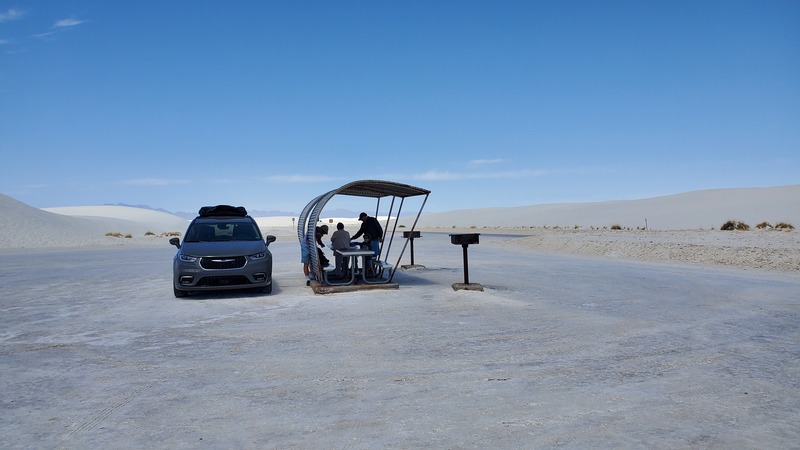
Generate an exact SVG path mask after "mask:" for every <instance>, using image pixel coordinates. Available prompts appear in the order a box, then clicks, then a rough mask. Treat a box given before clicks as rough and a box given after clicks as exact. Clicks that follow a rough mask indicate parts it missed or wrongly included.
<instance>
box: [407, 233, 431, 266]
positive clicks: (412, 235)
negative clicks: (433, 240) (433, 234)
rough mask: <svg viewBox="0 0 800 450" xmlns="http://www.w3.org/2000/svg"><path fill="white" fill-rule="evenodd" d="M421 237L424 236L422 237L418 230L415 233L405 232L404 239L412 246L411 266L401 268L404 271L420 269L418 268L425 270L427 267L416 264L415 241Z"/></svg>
mask: <svg viewBox="0 0 800 450" xmlns="http://www.w3.org/2000/svg"><path fill="white" fill-rule="evenodd" d="M420 237H422V235H420V232H419V231H416V230H415V231H403V238H404V239H408V242H409V243H410V244H411V264H410V265H409V264H406V265H403V266H401V267H402V268H403V269H412V268H418V267H419V268H424V267H425V266H423V265H417V264H414V239H415V238H420Z"/></svg>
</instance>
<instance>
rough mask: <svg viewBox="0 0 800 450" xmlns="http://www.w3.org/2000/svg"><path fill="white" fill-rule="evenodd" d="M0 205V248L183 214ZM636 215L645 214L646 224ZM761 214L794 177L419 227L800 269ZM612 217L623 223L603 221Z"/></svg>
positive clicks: (140, 235)
mask: <svg viewBox="0 0 800 450" xmlns="http://www.w3.org/2000/svg"><path fill="white" fill-rule="evenodd" d="M0 212H2V214H0V248H48V247H92V246H117V245H145V246H147V245H164V244H165V243H166V240H167V239H168V237H169V234H172V233H181V234H182V233H183V232H184V231H185V228H186V226H187V225H188V221H186V220H185V219H183V218H180V217H177V216H174V215H171V214H167V213H162V212H158V211H153V210H148V209H142V208H133V207H124V206H83V207H62V208H47V209H46V210H42V209H37V208H33V207H30V206H28V205H25V204H24V203H21V202H18V201H16V200H14V199H13V198H11V197H8V196H5V195H1V194H0ZM644 218H647V219H648V221H647V223H648V230H646V231H645V230H644V226H645V222H644ZM256 220H257V221H258V223H259V225H260V227H261V228H262V231H263V232H264V233H265V234H273V235H275V236H277V237H278V238H279V239H281V240H283V239H294V238H295V236H296V228H295V226H296V220H297V218H294V217H291V216H282V217H258V218H256ZM411 220H412V219H408V220H401V224H403V225H405V226H406V227H409V226H410V225H411ZM726 220H740V221H743V222H745V223H748V224H749V225H750V226H751V227H752V229H751V231H719V227H720V225H722V223H724V222H725V221H726ZM340 221H341V222H343V223H344V224H345V227H346V228H347V229H348V230H350V231H355V230H356V229H357V227H358V225H359V223H358V221H357V220H355V219H354V218H325V219H324V222H325V223H329V224H330V226H331V227H332V228H333V227H335V224H336V223H337V222H340ZM765 221H767V222H770V223H771V224H773V225H775V224H777V223H779V222H785V223H789V224H792V225H794V226H799V225H800V185H796V186H785V187H776V188H758V189H726V190H713V191H699V192H691V193H686V194H679V195H673V196H667V197H658V198H654V199H646V200H632V201H617V202H603V203H587V204H563V205H535V206H527V207H518V208H490V209H474V210H460V211H453V212H449V213H434V214H423V216H422V217H421V219H420V223H419V225H418V228H419V229H421V230H422V231H423V232H434V231H435V232H446V233H454V232H468V233H482V234H523V235H528V237H525V238H522V239H514V240H513V241H509V243H508V245H513V246H516V247H519V246H523V247H525V248H530V249H531V250H533V251H540V252H553V253H567V254H574V255H584V256H599V257H614V258H623V259H638V260H647V261H668V262H682V263H696V264H705V265H721V266H733V267H741V268H752V269H759V270H774V271H780V272H795V273H797V272H800V233H798V232H797V231H776V230H757V229H755V226H756V225H757V224H759V223H761V222H765ZM405 222H408V223H405ZM614 224H619V225H621V226H622V227H624V228H627V229H623V230H610V229H609V227H610V226H611V225H614ZM399 231H401V230H399ZM107 233H120V234H122V235H123V237H109V236H106V234H107ZM146 234H147V235H146ZM125 236H127V237H125Z"/></svg>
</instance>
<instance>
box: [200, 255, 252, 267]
mask: <svg viewBox="0 0 800 450" xmlns="http://www.w3.org/2000/svg"><path fill="white" fill-rule="evenodd" d="M244 263H245V257H244V256H230V257H225V256H215V257H206V258H202V259H200V267H202V268H203V269H238V268H240V267H244Z"/></svg>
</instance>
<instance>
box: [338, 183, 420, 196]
mask: <svg viewBox="0 0 800 450" xmlns="http://www.w3.org/2000/svg"><path fill="white" fill-rule="evenodd" d="M335 192H336V194H338V195H352V196H356V197H373V198H380V197H386V196H390V195H392V196H395V197H400V198H406V197H414V196H416V195H427V194H430V193H431V191H429V190H427V189H422V188H419V187H416V186H411V185H408V184H403V183H395V182H393V181H381V180H359V181H353V182H351V183H348V184H345V185H344V186H342V187H340V188H338V189H335Z"/></svg>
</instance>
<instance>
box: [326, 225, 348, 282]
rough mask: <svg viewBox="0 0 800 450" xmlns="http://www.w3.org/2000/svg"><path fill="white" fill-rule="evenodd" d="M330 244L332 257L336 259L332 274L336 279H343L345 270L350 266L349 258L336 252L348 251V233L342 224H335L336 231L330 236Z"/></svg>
mask: <svg viewBox="0 0 800 450" xmlns="http://www.w3.org/2000/svg"><path fill="white" fill-rule="evenodd" d="M331 244H332V247H331V248H332V249H333V255H334V257H335V258H336V270H334V272H333V274H334V275H335V276H338V277H343V276H344V275H345V274H346V273H347V269H348V267H349V265H350V264H348V263H349V261H348V260H349V258H347V257H344V256H342V255H340V254H339V253H337V250H349V249H350V233H348V232H347V230H345V229H344V224H343V223H342V222H339V223H337V224H336V231H334V232H333V234H332V235H331Z"/></svg>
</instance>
